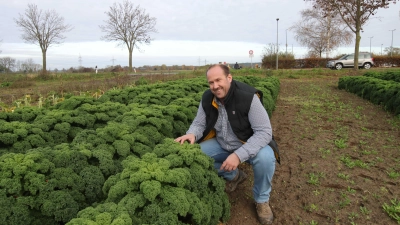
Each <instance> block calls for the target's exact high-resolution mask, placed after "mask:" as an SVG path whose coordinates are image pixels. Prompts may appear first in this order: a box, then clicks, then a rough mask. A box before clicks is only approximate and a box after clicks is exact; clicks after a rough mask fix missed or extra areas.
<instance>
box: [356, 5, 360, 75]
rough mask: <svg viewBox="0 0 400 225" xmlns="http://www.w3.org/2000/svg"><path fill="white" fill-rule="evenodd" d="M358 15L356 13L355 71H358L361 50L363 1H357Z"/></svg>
mask: <svg viewBox="0 0 400 225" xmlns="http://www.w3.org/2000/svg"><path fill="white" fill-rule="evenodd" d="M356 4H357V13H356V17H357V18H356V45H355V47H354V70H358V53H359V50H360V40H361V35H360V30H361V0H357V2H356Z"/></svg>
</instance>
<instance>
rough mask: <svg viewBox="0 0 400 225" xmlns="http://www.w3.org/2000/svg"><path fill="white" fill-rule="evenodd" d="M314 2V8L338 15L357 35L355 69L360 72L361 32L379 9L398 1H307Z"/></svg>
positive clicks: (327, 13) (326, 13)
mask: <svg viewBox="0 0 400 225" xmlns="http://www.w3.org/2000/svg"><path fill="white" fill-rule="evenodd" d="M305 1H312V2H313V6H314V8H320V9H322V10H323V11H324V14H325V15H329V14H333V13H337V14H338V15H340V17H341V18H342V19H343V21H344V22H345V23H346V25H347V26H348V27H349V28H350V30H351V31H352V32H353V33H355V35H356V43H355V47H354V69H355V70H358V53H359V49H360V40H361V35H360V32H361V31H362V30H363V26H364V25H365V24H366V23H367V22H368V20H369V19H370V16H373V15H375V14H376V12H377V10H378V9H379V8H387V7H389V4H390V2H393V3H396V1H397V0H305Z"/></svg>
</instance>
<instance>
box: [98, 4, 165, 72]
mask: <svg viewBox="0 0 400 225" xmlns="http://www.w3.org/2000/svg"><path fill="white" fill-rule="evenodd" d="M105 14H106V15H107V17H108V20H106V21H104V22H105V23H106V24H105V25H100V29H101V30H102V31H103V32H105V33H106V35H105V36H103V37H102V39H103V40H106V41H117V42H119V45H121V46H123V45H126V47H127V48H128V51H129V71H131V72H132V52H133V49H134V48H135V47H136V48H137V49H139V51H140V50H141V49H140V46H139V45H140V44H150V41H151V40H152V39H151V38H150V33H152V32H153V33H155V32H157V30H156V29H155V25H156V18H155V17H150V16H149V14H147V13H146V10H145V9H142V8H140V6H139V5H138V6H136V7H134V5H133V3H131V2H129V1H128V0H125V1H124V2H123V3H114V4H113V6H111V7H110V10H109V11H108V12H105Z"/></svg>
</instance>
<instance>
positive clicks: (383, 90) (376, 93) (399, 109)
mask: <svg viewBox="0 0 400 225" xmlns="http://www.w3.org/2000/svg"><path fill="white" fill-rule="evenodd" d="M338 88H339V89H345V90H346V91H348V92H351V93H354V94H356V95H358V96H360V97H362V98H364V99H367V100H369V101H370V102H372V103H374V104H376V105H382V106H383V107H384V108H385V109H386V110H388V111H390V112H393V113H394V114H395V115H398V114H400V83H398V82H395V81H388V80H381V79H378V78H374V77H366V76H355V77H341V78H340V79H339V83H338Z"/></svg>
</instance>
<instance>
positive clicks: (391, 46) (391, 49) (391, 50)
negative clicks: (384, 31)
mask: <svg viewBox="0 0 400 225" xmlns="http://www.w3.org/2000/svg"><path fill="white" fill-rule="evenodd" d="M395 30H396V29H394V30H389V31H392V44H391V45H390V57H392V55H393V31H395Z"/></svg>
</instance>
